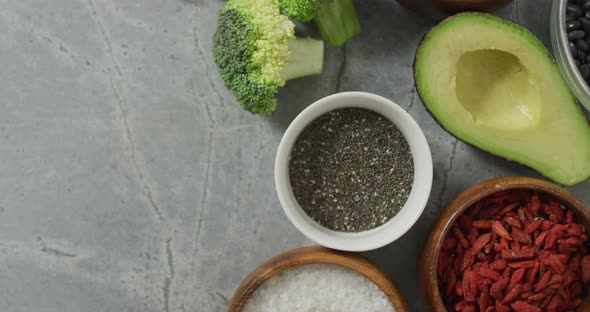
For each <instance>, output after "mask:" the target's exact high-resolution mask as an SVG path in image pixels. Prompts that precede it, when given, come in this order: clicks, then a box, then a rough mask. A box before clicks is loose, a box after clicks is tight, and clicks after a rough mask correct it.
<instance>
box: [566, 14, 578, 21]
mask: <svg viewBox="0 0 590 312" xmlns="http://www.w3.org/2000/svg"><path fill="white" fill-rule="evenodd" d="M575 19H576V17H575V16H573V15H571V14H567V15H566V16H565V21H566V22H571V21H573V20H575Z"/></svg>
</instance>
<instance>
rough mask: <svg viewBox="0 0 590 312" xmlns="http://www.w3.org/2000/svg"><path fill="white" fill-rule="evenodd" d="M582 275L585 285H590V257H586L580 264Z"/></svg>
mask: <svg viewBox="0 0 590 312" xmlns="http://www.w3.org/2000/svg"><path fill="white" fill-rule="evenodd" d="M580 273H581V277H582V282H583V283H584V284H588V283H590V256H584V258H582V262H580Z"/></svg>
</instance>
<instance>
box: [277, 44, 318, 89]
mask: <svg viewBox="0 0 590 312" xmlns="http://www.w3.org/2000/svg"><path fill="white" fill-rule="evenodd" d="M289 51H290V53H289V56H287V66H285V68H284V69H283V71H282V72H281V78H282V79H283V80H285V81H287V80H291V79H295V78H300V77H305V76H309V75H314V74H319V73H321V72H322V67H323V64H324V42H323V41H321V40H316V39H311V38H295V39H293V40H289Z"/></svg>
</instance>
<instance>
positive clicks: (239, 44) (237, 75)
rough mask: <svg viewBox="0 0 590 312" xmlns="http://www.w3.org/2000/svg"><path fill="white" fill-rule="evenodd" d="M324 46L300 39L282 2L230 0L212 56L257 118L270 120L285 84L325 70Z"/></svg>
mask: <svg viewBox="0 0 590 312" xmlns="http://www.w3.org/2000/svg"><path fill="white" fill-rule="evenodd" d="M323 46H324V44H323V41H321V40H314V39H299V38H296V37H295V24H293V22H291V21H290V20H289V19H288V18H287V17H286V16H284V15H282V14H281V11H280V8H279V2H278V0H229V1H228V2H227V3H226V5H225V6H224V8H223V9H222V10H221V11H220V12H219V18H218V23H217V30H216V31H215V35H214V36H213V56H214V58H215V63H216V64H217V68H218V69H219V73H220V75H221V78H222V79H223V82H224V83H225V86H226V87H227V88H228V89H229V90H230V91H231V92H232V93H233V95H234V96H235V97H236V99H237V100H238V102H239V103H240V105H242V107H243V108H244V109H245V110H247V111H249V112H252V113H255V114H261V115H270V114H272V112H274V111H275V109H276V106H277V100H276V97H275V96H276V93H277V92H278V88H279V87H281V86H283V85H285V81H286V80H288V79H293V78H297V77H303V76H307V75H311V74H319V73H320V72H321V71H322V65H323V58H324V50H323Z"/></svg>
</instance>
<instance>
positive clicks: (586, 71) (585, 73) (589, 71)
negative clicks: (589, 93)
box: [580, 64, 590, 79]
mask: <svg viewBox="0 0 590 312" xmlns="http://www.w3.org/2000/svg"><path fill="white" fill-rule="evenodd" d="M580 74H582V77H583V78H584V79H588V78H590V67H589V66H588V64H583V65H582V66H580Z"/></svg>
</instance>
